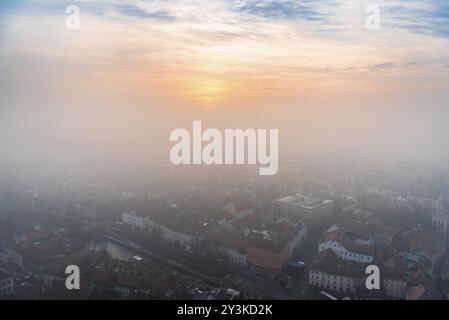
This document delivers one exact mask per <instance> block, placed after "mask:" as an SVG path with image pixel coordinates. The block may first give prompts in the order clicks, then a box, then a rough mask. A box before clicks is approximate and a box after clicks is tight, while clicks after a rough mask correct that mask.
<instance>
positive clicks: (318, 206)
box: [272, 194, 334, 219]
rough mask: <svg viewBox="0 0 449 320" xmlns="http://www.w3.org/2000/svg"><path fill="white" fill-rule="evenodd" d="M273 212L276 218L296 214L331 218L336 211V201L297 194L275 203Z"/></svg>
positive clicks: (304, 216) (307, 216)
mask: <svg viewBox="0 0 449 320" xmlns="http://www.w3.org/2000/svg"><path fill="white" fill-rule="evenodd" d="M272 210H273V216H274V217H275V218H280V217H282V216H285V215H290V214H294V215H299V216H301V217H303V218H312V219H316V218H321V217H326V216H330V215H331V214H332V212H333V210H334V201H332V200H321V199H317V198H314V197H308V196H304V195H300V194H297V195H294V196H287V197H284V198H281V199H277V200H275V201H273V203H272Z"/></svg>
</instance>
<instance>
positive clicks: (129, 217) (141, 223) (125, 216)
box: [122, 211, 146, 229]
mask: <svg viewBox="0 0 449 320" xmlns="http://www.w3.org/2000/svg"><path fill="white" fill-rule="evenodd" d="M145 220H146V218H145V217H142V216H139V215H138V214H137V213H135V212H134V211H131V212H122V222H123V223H126V224H128V225H131V226H134V227H137V228H140V229H144V228H145V227H146V222H145Z"/></svg>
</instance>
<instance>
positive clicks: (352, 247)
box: [318, 230, 374, 263]
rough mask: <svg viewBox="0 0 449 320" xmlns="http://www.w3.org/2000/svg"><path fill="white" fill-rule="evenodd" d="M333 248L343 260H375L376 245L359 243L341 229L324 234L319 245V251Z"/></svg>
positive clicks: (368, 261) (362, 261)
mask: <svg viewBox="0 0 449 320" xmlns="http://www.w3.org/2000/svg"><path fill="white" fill-rule="evenodd" d="M328 249H330V250H332V251H333V252H334V253H335V255H336V256H337V257H339V258H341V259H343V260H348V261H354V262H360V263H371V262H373V260H374V247H373V246H369V245H365V244H360V243H357V242H356V241H355V240H354V239H353V238H351V237H350V236H349V235H347V234H345V233H343V232H342V231H340V230H336V231H333V232H328V233H325V234H324V235H323V237H322V238H321V240H320V244H319V246H318V252H320V253H322V252H324V251H326V250H328Z"/></svg>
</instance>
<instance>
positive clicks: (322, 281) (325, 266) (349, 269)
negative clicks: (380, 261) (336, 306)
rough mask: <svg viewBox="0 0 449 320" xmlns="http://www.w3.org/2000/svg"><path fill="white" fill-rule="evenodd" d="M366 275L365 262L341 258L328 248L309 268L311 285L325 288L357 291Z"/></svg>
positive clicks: (344, 291)
mask: <svg viewBox="0 0 449 320" xmlns="http://www.w3.org/2000/svg"><path fill="white" fill-rule="evenodd" d="M364 277H365V268H364V266H363V264H360V263H356V262H353V261H350V260H344V259H341V258H339V257H338V256H337V255H336V254H335V253H334V251H332V250H330V249H326V250H325V251H322V252H321V253H320V254H319V255H318V257H317V258H316V259H315V260H314V261H313V263H312V264H311V266H310V270H309V285H310V286H312V287H317V288H321V289H325V290H330V291H335V292H343V293H356V292H357V290H358V288H359V286H360V284H361V282H362V279H363V278H364Z"/></svg>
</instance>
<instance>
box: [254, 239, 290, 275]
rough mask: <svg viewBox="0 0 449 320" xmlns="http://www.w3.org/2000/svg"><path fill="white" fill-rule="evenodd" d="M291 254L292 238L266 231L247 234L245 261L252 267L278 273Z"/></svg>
mask: <svg viewBox="0 0 449 320" xmlns="http://www.w3.org/2000/svg"><path fill="white" fill-rule="evenodd" d="M292 254H293V246H292V239H291V238H286V237H282V236H281V235H277V234H271V233H269V232H267V231H253V232H251V234H250V235H249V236H248V246H247V261H248V264H250V265H251V266H252V267H253V268H255V269H258V270H263V271H269V272H271V273H273V274H278V273H279V272H280V271H281V269H282V268H283V267H284V266H285V265H286V264H287V262H288V261H289V259H290V258H291V256H292Z"/></svg>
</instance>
